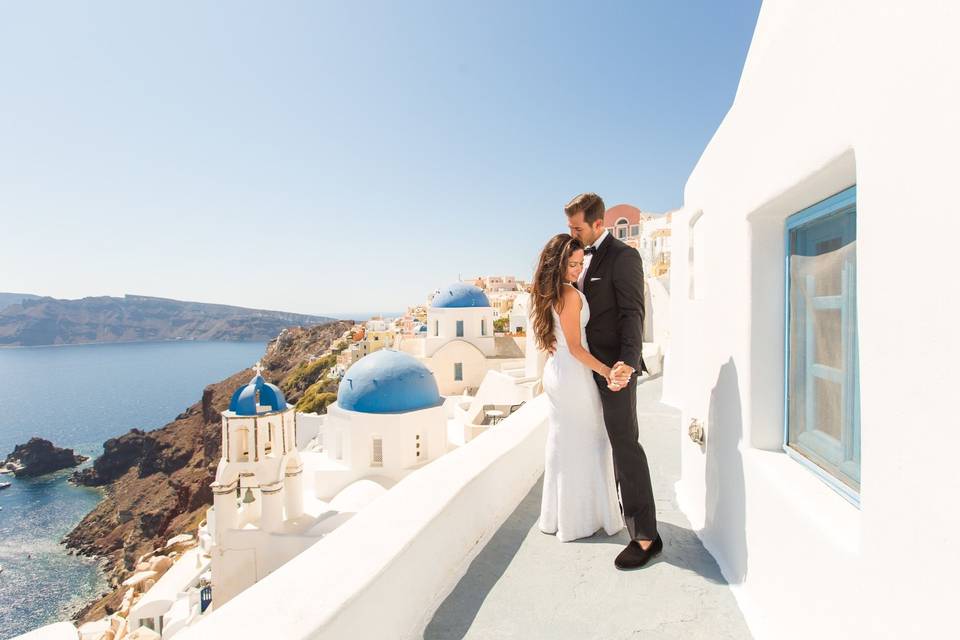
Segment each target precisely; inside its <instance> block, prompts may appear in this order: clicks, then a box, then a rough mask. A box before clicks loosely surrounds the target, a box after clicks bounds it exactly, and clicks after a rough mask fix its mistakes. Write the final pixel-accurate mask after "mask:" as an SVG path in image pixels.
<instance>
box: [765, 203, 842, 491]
mask: <svg viewBox="0 0 960 640" xmlns="http://www.w3.org/2000/svg"><path fill="white" fill-rule="evenodd" d="M786 243H787V246H786V249H787V251H786V256H787V265H786V285H787V289H786V290H787V305H786V314H787V318H786V331H787V335H786V347H787V354H786V358H785V360H786V368H787V370H786V390H785V391H786V403H785V404H786V411H785V420H784V421H785V425H784V430H785V446H784V448H785V450H786V451H787V453H789V454H790V455H791V456H793V457H794V458H797V459H798V460H800V461H802V462H804V463H806V464H808V465H809V466H811V467H812V468H814V469H815V470H816V471H817V472H818V473H819V474H820V475H821V477H823V478H824V480H826V481H827V482H828V483H829V484H830V485H831V486H832V487H833V488H834V489H836V490H837V491H839V492H840V493H842V494H844V495H845V496H847V497H848V498H849V499H851V500H853V501H854V502H858V501H859V497H858V496H859V492H860V381H859V358H858V350H857V253H856V248H857V206H856V187H855V186H854V187H850V188H849V189H846V190H844V191H841V192H840V193H837V194H835V195H833V196H831V197H830V198H827V199H826V200H824V201H822V202H819V203H817V204H815V205H813V206H812V207H809V208H807V209H804V210H803V211H800V212H798V213H796V214H794V215H792V216H790V217H789V218H788V219H787V237H786Z"/></svg>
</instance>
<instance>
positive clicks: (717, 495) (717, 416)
mask: <svg viewBox="0 0 960 640" xmlns="http://www.w3.org/2000/svg"><path fill="white" fill-rule="evenodd" d="M742 439H743V411H742V407H741V406H740V381H739V377H738V375H737V365H736V364H735V363H734V362H733V359H732V358H731V359H730V360H727V363H726V364H724V365H723V366H722V367H720V373H719V375H718V377H717V383H716V385H714V387H713V390H712V391H711V392H710V411H709V414H708V417H707V443H706V448H707V460H706V504H705V509H704V513H705V521H704V527H703V538H704V540H707V541H708V543H709V544H710V546H713V547H714V548H715V551H716V552H717V553H715V554H714V555H719V556H720V558H718V560H721V561H720V565H721V567H723V569H724V576H725V577H726V578H727V580H728V581H729V582H730V583H731V584H737V583H741V582H743V580H744V578H745V577H746V575H747V537H746V504H745V503H746V495H745V488H744V480H743V458H742V457H741V454H740V449H739V444H740V441H741V440H742Z"/></svg>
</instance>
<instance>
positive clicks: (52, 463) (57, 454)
mask: <svg viewBox="0 0 960 640" xmlns="http://www.w3.org/2000/svg"><path fill="white" fill-rule="evenodd" d="M86 459H87V458H86V456H81V455H78V454H75V453H74V452H73V449H61V448H60V447H55V446H53V443H52V442H50V441H49V440H44V439H43V438H30V440H29V442H26V443H25V444H18V445H17V446H16V447H14V449H13V452H12V453H11V454H10V455H8V456H7V459H6V460H4V461H3V466H4V467H6V468H8V469H13V473H14V475H15V476H17V477H18V478H21V477H22V478H31V477H34V476H42V475H43V474H45V473H52V472H54V471H59V470H60V469H68V468H70V467H75V466H77V465H78V464H80V463H81V462H83V461H85V460H86Z"/></svg>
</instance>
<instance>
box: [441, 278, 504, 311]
mask: <svg viewBox="0 0 960 640" xmlns="http://www.w3.org/2000/svg"><path fill="white" fill-rule="evenodd" d="M432 306H433V307H434V308H437V309H462V308H464V307H489V306H490V300H489V299H487V294H485V293H484V292H483V289H481V288H480V287H477V286H474V285H472V284H467V283H465V282H457V283H456V284H452V285H450V286H449V287H445V288H443V289H440V293H438V294H437V295H436V297H434V299H433V305H432Z"/></svg>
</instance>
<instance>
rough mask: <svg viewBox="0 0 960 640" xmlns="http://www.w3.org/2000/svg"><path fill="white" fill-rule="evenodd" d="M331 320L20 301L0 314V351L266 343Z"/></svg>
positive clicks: (86, 301)
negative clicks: (150, 343)
mask: <svg viewBox="0 0 960 640" xmlns="http://www.w3.org/2000/svg"><path fill="white" fill-rule="evenodd" d="M331 320H333V318H325V317H322V316H310V315H302V314H297V313H286V312H282V311H264V310H260V309H246V308H243V307H231V306H228V305H222V304H205V303H202V302H183V301H180V300H169V299H166V298H151V297H148V296H133V295H127V296H124V297H123V298H112V297H108V296H101V297H95V298H81V299H79V300H57V299H55V298H37V299H24V300H21V301H20V302H19V303H18V304H11V305H10V306H7V307H5V308H3V309H0V346H40V345H54V344H85V343H92V342H144V341H155V340H224V341H243V340H249V341H253V340H264V341H266V340H269V339H271V338H273V337H274V336H276V335H277V334H278V333H280V331H281V330H282V329H284V328H287V327H294V326H307V325H314V324H321V323H324V322H330V321H331Z"/></svg>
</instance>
